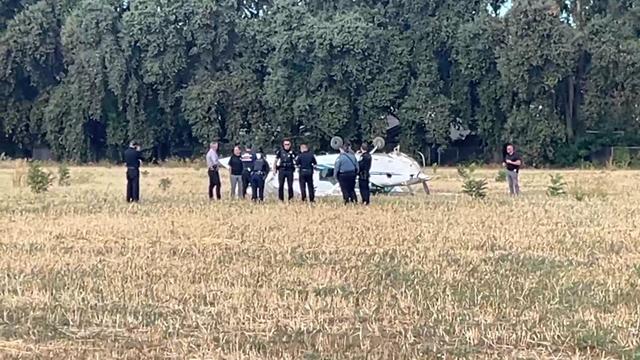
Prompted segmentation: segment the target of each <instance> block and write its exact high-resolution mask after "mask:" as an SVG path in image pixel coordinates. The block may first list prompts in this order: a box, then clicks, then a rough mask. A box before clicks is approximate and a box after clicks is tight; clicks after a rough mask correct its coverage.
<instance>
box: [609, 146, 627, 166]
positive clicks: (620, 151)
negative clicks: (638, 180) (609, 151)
mask: <svg viewBox="0 0 640 360" xmlns="http://www.w3.org/2000/svg"><path fill="white" fill-rule="evenodd" d="M611 160H612V163H613V164H612V165H613V166H615V167H617V168H618V169H626V168H628V167H629V166H630V165H631V160H632V159H631V152H629V149H627V148H625V147H621V148H615V149H614V150H613V159H611Z"/></svg>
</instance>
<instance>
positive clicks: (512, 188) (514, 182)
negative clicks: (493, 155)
mask: <svg viewBox="0 0 640 360" xmlns="http://www.w3.org/2000/svg"><path fill="white" fill-rule="evenodd" d="M504 166H505V168H506V169H507V181H508V183H509V194H510V195H512V196H518V195H520V182H519V181H520V179H519V176H518V175H519V173H520V167H521V166H522V158H520V155H518V154H517V153H516V152H515V147H514V146H513V144H508V145H507V155H506V156H505V159H504Z"/></svg>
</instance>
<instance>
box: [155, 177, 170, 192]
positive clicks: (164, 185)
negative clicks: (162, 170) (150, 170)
mask: <svg viewBox="0 0 640 360" xmlns="http://www.w3.org/2000/svg"><path fill="white" fill-rule="evenodd" d="M158 187H159V188H160V189H162V191H167V190H169V188H170V187H171V179H169V178H162V179H160V182H159V183H158Z"/></svg>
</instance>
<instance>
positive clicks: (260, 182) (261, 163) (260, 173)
mask: <svg viewBox="0 0 640 360" xmlns="http://www.w3.org/2000/svg"><path fill="white" fill-rule="evenodd" d="M252 166H253V167H252V168H251V200H253V201H254V202H257V201H258V200H259V201H260V202H263V201H264V181H265V179H266V178H267V174H269V171H270V169H269V163H268V162H267V161H266V160H265V159H264V157H263V155H262V153H261V152H258V153H256V159H255V161H254V162H253V165H252Z"/></svg>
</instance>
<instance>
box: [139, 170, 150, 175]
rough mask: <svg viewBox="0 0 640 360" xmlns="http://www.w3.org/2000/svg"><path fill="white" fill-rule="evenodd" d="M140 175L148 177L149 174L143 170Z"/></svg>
mask: <svg viewBox="0 0 640 360" xmlns="http://www.w3.org/2000/svg"><path fill="white" fill-rule="evenodd" d="M140 175H142V176H148V175H149V172H148V171H147V170H143V171H142V172H141V173H140Z"/></svg>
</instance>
